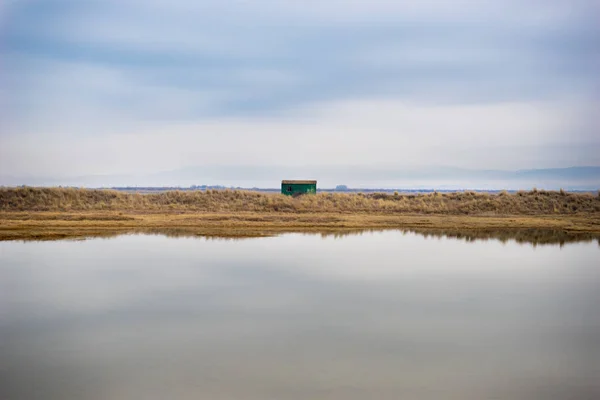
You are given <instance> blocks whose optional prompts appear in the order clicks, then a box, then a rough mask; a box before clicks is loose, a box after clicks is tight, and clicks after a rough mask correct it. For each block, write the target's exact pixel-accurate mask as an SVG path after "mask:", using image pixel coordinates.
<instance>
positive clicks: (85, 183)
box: [0, 165, 600, 190]
mask: <svg viewBox="0 0 600 400" xmlns="http://www.w3.org/2000/svg"><path fill="white" fill-rule="evenodd" d="M308 178H311V179H317V180H318V181H319V187H321V188H333V187H335V186H337V185H339V184H343V185H347V186H348V187H350V188H354V187H358V188H415V189H418V188H432V189H433V188H439V189H465V188H472V189H530V188H533V187H538V188H540V189H542V188H545V189H558V188H565V189H573V190H575V189H577V190H597V189H598V188H600V167H597V166H585V167H569V168H543V169H524V170H518V171H503V170H473V169H464V168H454V167H427V168H394V167H364V166H346V167H342V166H321V167H315V166H312V167H291V166H217V165H211V166H200V167H188V168H182V169H177V170H173V171H163V172H157V173H150V174H139V175H88V176H79V177H70V178H56V177H32V176H29V177H10V176H0V185H3V186H19V185H29V186H78V187H80V186H81V187H122V186H129V187H135V186H146V187H148V186H155V187H158V186H170V187H177V186H180V187H189V186H192V185H197V186H199V185H222V186H227V187H230V186H234V187H245V188H252V187H259V188H276V187H278V186H279V183H280V181H281V180H282V179H308Z"/></svg>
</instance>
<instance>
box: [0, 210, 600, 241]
mask: <svg viewBox="0 0 600 400" xmlns="http://www.w3.org/2000/svg"><path fill="white" fill-rule="evenodd" d="M388 229H399V230H423V231H428V230H429V231H432V232H434V231H445V232H454V233H456V234H461V233H466V234H472V235H481V234H483V235H485V234H488V235H491V234H492V233H493V232H495V231H497V232H504V233H507V232H508V233H510V232H513V233H515V234H517V233H519V232H522V231H527V230H538V231H539V230H541V231H553V232H557V233H560V234H561V235H565V237H577V236H581V237H585V238H592V239H593V238H600V215H599V214H596V213H594V214H571V215H444V214H379V213H333V212H317V213H273V212H236V213H218V212H215V213H198V212H170V213H164V212H163V213H148V212H139V211H137V212H136V211H130V212H127V211H124V212H116V211H103V212H45V211H39V212H37V211H36V212H31V211H30V212H7V211H0V241H4V240H56V239H81V238H87V237H102V236H114V235H118V234H127V233H161V232H165V233H166V234H168V233H169V232H180V233H182V234H184V235H189V236H204V237H240V238H241V237H260V236H273V235H278V234H282V233H292V232H299V233H331V234H334V233H336V232H339V233H344V232H353V231H355V232H356V231H365V230H388Z"/></svg>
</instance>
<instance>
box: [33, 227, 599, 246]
mask: <svg viewBox="0 0 600 400" xmlns="http://www.w3.org/2000/svg"><path fill="white" fill-rule="evenodd" d="M390 231H400V232H403V233H404V234H416V235H419V236H423V237H425V238H437V239H452V240H460V241H465V242H469V243H472V242H477V241H490V240H498V241H500V242H502V243H507V242H511V241H514V242H516V243H521V244H531V245H533V246H538V245H559V246H561V247H562V246H564V245H565V244H568V243H578V242H592V241H594V240H596V241H597V243H598V246H600V233H589V232H565V231H562V230H550V229H496V230H494V229H490V230H457V229H419V228H417V229H343V230H327V231H322V232H319V231H313V232H305V231H298V232H294V231H288V232H272V231H262V232H261V231H255V232H247V233H246V234H243V235H236V234H235V233H231V234H229V235H227V234H226V233H224V234H203V233H199V232H198V231H197V230H194V229H190V228H151V229H146V228H141V229H122V230H102V231H98V232H89V233H87V234H80V235H71V236H69V235H65V236H58V237H48V236H39V237H32V238H26V239H24V241H46V240H82V239H91V238H100V239H112V238H116V237H118V236H124V235H153V236H165V237H168V238H195V239H199V240H206V241H213V240H214V241H238V240H244V239H253V238H259V237H270V236H276V235H280V234H286V233H301V234H302V235H309V236H312V235H319V236H321V237H322V238H324V239H325V238H334V239H343V238H345V237H349V236H361V235H364V234H372V233H379V232H390Z"/></svg>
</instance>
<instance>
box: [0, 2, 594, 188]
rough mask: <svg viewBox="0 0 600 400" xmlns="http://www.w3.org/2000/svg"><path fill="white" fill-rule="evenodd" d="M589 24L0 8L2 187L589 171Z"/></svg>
mask: <svg viewBox="0 0 600 400" xmlns="http://www.w3.org/2000/svg"><path fill="white" fill-rule="evenodd" d="M599 19H600V2H598V1H597V0H571V1H566V0H563V1H556V0H503V1H466V0H454V1H440V0H438V1H435V0H423V1H418V2H416V1H401V0H398V1H384V0H319V1H313V0H304V1H281V0H254V1H231V0H201V1H198V0H169V1H161V0H154V1H153V0H89V1H88V0H8V1H7V0H5V1H2V2H0V178H1V179H4V180H7V179H8V178H7V177H11V178H10V179H12V180H11V182H13V181H14V180H15V179H17V180H18V179H23V180H24V182H25V181H26V179H25V178H24V177H28V178H27V179H30V178H31V177H44V179H46V178H48V179H49V178H51V179H54V181H53V182H58V181H61V180H62V181H64V182H67V181H69V179H71V178H74V177H84V176H97V175H101V176H108V175H112V176H114V175H120V176H129V177H135V176H137V177H140V176H147V175H149V174H155V173H160V172H162V171H178V170H181V169H187V170H188V171H189V169H190V168H196V171H199V172H198V174H197V175H198V176H197V178H196V177H194V180H196V182H197V184H205V183H206V184H217V183H223V184H228V183H236V184H240V183H242V184H243V183H245V184H246V185H250V186H252V185H256V184H266V185H268V182H266V181H265V177H264V176H256V177H252V176H248V173H244V172H247V171H248V170H252V168H255V169H257V168H258V169H260V170H264V169H265V168H267V169H268V168H269V167H271V168H273V169H274V170H277V168H281V170H282V171H285V172H286V174H288V175H293V176H282V177H281V179H290V178H315V179H317V178H319V177H318V176H305V175H306V174H307V173H308V172H310V173H311V174H313V175H315V174H316V175H318V171H319V168H322V169H323V171H326V170H328V169H329V170H331V169H336V171H339V170H344V168H348V170H349V171H356V170H357V169H358V170H360V168H365V169H369V170H376V171H381V170H415V169H419V168H439V169H443V168H447V167H453V168H466V169H477V170H481V169H500V170H519V169H529V168H562V167H571V166H600V134H598V112H599V111H600V74H598V71H600V24H599V23H598V21H599ZM220 167H222V168H227V171H228V173H227V177H226V178H223V182H218V179H216V178H214V177H215V176H223V175H222V174H221V175H219V174H216V175H213V176H208V175H203V172H202V171H203V168H204V170H206V169H207V168H208V169H210V170H211V171H214V170H215V169H216V170H218V168H220ZM236 168H237V170H239V172H240V176H242V175H243V176H244V178H243V179H236V178H235V172H236ZM232 171H233V172H232ZM315 171H317V172H315ZM169 176H170V179H171V180H172V182H167V181H162V182H158V181H157V182H154V183H157V184H170V183H172V184H177V183H178V178H177V177H176V174H175V175H173V174H171V175H169ZM362 176H363V178H361V180H360V181H359V180H357V179H355V178H353V176H352V174H351V173H350V172H349V173H348V174H347V175H344V174H343V173H342V174H338V176H337V177H336V179H337V180H343V182H339V183H344V184H350V185H353V184H354V185H363V186H364V185H368V184H369V183H370V182H378V179H377V176H376V175H373V176H371V177H369V176H364V174H363V175H362ZM2 177H4V178H2ZM15 177H16V178H15ZM1 179H0V180H1ZM129 179H130V181H131V180H132V179H133V178H129ZM269 179H271V178H269ZM134 180H135V179H134ZM2 183H3V182H0V184H2ZM83 183H84V184H85V182H83ZM109 183H110V182H108V181H107V182H105V183H104V184H109ZM136 183H143V182H141V181H140V182H131V184H136ZM378 183H379V184H389V185H393V184H394V182H387V183H386V182H383V183H382V182H378ZM271 186H276V184H274V185H271Z"/></svg>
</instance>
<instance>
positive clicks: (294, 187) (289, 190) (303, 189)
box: [281, 180, 317, 196]
mask: <svg viewBox="0 0 600 400" xmlns="http://www.w3.org/2000/svg"><path fill="white" fill-rule="evenodd" d="M281 193H283V194H286V195H288V196H297V195H301V194H307V193H313V194H314V193H317V181H285V180H284V181H281Z"/></svg>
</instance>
